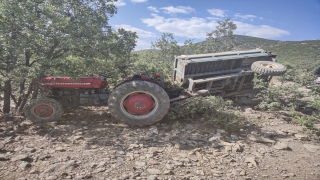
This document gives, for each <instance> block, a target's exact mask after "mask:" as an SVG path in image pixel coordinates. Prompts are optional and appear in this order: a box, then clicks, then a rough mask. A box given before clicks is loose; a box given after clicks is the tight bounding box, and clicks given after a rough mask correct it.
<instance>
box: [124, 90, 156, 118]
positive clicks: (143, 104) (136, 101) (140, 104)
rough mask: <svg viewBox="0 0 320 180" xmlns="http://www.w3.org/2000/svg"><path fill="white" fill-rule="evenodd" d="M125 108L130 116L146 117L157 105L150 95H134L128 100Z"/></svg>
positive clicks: (125, 102)
mask: <svg viewBox="0 0 320 180" xmlns="http://www.w3.org/2000/svg"><path fill="white" fill-rule="evenodd" d="M123 106H124V107H125V108H126V110H127V111H128V112H129V113H130V114H135V115H146V114H148V113H149V112H150V111H151V110H152V109H153V108H154V106H155V103H154V101H153V99H152V98H151V96H149V95H148V94H145V93H134V94H131V95H129V97H127V98H126V100H125V101H124V102H123Z"/></svg>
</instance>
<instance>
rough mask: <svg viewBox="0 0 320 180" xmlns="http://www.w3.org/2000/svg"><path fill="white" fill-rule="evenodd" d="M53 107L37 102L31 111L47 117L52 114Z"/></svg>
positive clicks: (38, 115) (41, 116)
mask: <svg viewBox="0 0 320 180" xmlns="http://www.w3.org/2000/svg"><path fill="white" fill-rule="evenodd" d="M53 112H54V109H53V107H52V106H50V105H48V104H39V105H37V106H35V107H34V108H33V113H34V115H35V116H37V117H39V118H49V117H51V116H52V115H53Z"/></svg>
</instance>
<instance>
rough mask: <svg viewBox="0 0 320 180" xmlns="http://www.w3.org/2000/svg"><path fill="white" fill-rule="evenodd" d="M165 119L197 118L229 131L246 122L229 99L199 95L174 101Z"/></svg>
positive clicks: (186, 119)
mask: <svg viewBox="0 0 320 180" xmlns="http://www.w3.org/2000/svg"><path fill="white" fill-rule="evenodd" d="M166 119H168V120H170V121H177V120H183V121H188V120H189V121H194V120H198V121H201V122H203V123H205V124H210V125H214V126H216V127H217V128H223V129H225V130H227V131H229V132H234V131H239V129H241V128H242V127H243V126H244V125H246V124H247V123H248V122H247V121H246V120H245V118H244V117H242V116H241V115H240V113H239V111H238V107H235V106H234V104H233V102H232V101H231V100H224V99H223V98H222V97H220V96H208V97H201V96H200V97H194V98H188V99H185V100H181V101H177V102H174V103H172V104H171V109H170V111H169V113H168V114H167V116H166Z"/></svg>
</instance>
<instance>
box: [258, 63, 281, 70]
mask: <svg viewBox="0 0 320 180" xmlns="http://www.w3.org/2000/svg"><path fill="white" fill-rule="evenodd" d="M261 66H263V67H265V68H270V69H277V68H278V66H277V65H276V64H269V63H261Z"/></svg>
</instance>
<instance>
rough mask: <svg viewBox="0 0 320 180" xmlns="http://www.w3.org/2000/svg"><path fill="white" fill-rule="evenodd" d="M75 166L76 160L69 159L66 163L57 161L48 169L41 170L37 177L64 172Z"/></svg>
mask: <svg viewBox="0 0 320 180" xmlns="http://www.w3.org/2000/svg"><path fill="white" fill-rule="evenodd" d="M76 166H77V164H76V162H75V161H74V160H70V161H68V162H66V163H57V164H53V165H51V166H50V167H49V168H48V169H46V170H45V171H43V172H42V173H41V174H40V175H39V178H43V177H48V176H52V175H54V174H56V173H64V172H71V171H72V170H73V169H74V168H75V167H76Z"/></svg>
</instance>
